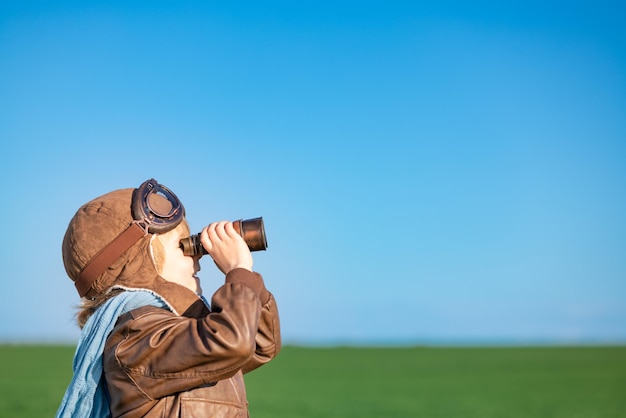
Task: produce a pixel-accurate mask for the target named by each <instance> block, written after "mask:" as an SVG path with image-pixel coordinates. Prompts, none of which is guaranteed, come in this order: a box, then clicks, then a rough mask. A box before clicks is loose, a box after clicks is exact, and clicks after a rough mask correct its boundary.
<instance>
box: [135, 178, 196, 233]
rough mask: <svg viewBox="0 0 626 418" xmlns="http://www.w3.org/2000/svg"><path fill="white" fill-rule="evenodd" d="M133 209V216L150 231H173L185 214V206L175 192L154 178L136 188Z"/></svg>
mask: <svg viewBox="0 0 626 418" xmlns="http://www.w3.org/2000/svg"><path fill="white" fill-rule="evenodd" d="M132 211H133V218H134V219H135V220H136V221H138V222H139V223H143V225H144V227H146V228H147V231H148V232H150V233H164V232H167V231H171V230H172V229H174V228H176V226H178V224H180V223H181V222H182V220H183V217H184V216H185V208H184V207H183V204H182V203H181V202H180V200H179V199H178V197H177V196H176V195H175V194H174V192H172V191H171V190H170V189H168V188H167V187H165V186H163V185H162V184H159V183H158V182H157V181H156V180H154V179H150V180H147V181H145V182H144V183H143V184H142V185H141V186H139V187H138V188H137V189H135V191H134V192H133V202H132Z"/></svg>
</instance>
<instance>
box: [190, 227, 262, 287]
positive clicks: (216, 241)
mask: <svg viewBox="0 0 626 418" xmlns="http://www.w3.org/2000/svg"><path fill="white" fill-rule="evenodd" d="M200 242H202V245H203V246H204V248H205V249H206V250H207V252H208V253H209V255H210V256H211V257H212V258H213V261H214V262H215V264H216V265H217V267H218V268H219V269H220V270H221V271H222V273H224V274H228V273H229V272H230V271H231V270H234V269H236V268H244V269H247V270H250V271H252V254H251V253H250V249H249V248H248V244H246V242H245V241H244V240H243V238H242V237H241V235H239V234H238V233H237V231H235V228H233V223H232V222H229V221H221V222H215V223H212V224H211V225H209V226H207V227H206V228H204V229H203V230H202V232H201V233H200Z"/></svg>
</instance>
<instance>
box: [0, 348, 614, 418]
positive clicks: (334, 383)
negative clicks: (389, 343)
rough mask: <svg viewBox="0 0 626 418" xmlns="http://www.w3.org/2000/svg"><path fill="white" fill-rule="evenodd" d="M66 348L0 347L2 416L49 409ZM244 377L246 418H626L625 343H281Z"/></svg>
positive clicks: (63, 378) (67, 358) (47, 413)
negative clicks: (248, 414) (319, 345)
mask: <svg viewBox="0 0 626 418" xmlns="http://www.w3.org/2000/svg"><path fill="white" fill-rule="evenodd" d="M73 351H74V349H73V348H72V347H60V346H10V345H5V346H0V417H37V418H40V417H52V416H53V415H54V413H55V411H56V408H57V406H58V403H59V401H60V400H61V397H62V396H63V393H64V391H65V387H66V385H67V383H68V382H69V380H70V378H71V370H70V369H71V362H72V355H73ZM246 381H247V385H248V398H249V400H250V410H251V415H252V417H253V418H270V417H271V418H281V417H285V418H287V417H289V418H314V417H319V418H322V417H324V418H328V417H341V418H349V417H355V418H356V417H359V418H365V417H376V418H384V417H428V418H436V417H442V418H443V417H445V418H453V417H462V418H474V417H476V418H478V417H480V418H490V417H503V418H515V417H520V418H522V417H523V418H530V417H538V418H539V417H541V418H551V417H563V418H578V417H580V418H582V417H585V418H592V417H607V418H608V417H625V418H626V347H520V348H513V347H511V348H502V347H501V348H460V347H458V348H420V347H415V348H332V349H331V348H298V347H290V346H289V347H285V348H284V349H283V352H282V353H281V354H280V356H279V357H278V358H277V359H276V360H275V361H274V362H272V363H270V364H269V365H267V366H264V367H263V368H261V369H259V370H257V371H255V372H252V373H250V374H249V375H248V376H247V378H246Z"/></svg>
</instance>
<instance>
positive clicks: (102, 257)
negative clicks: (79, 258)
mask: <svg viewBox="0 0 626 418" xmlns="http://www.w3.org/2000/svg"><path fill="white" fill-rule="evenodd" d="M147 234H148V232H147V230H146V229H144V228H142V227H141V226H140V225H139V223H138V222H136V221H135V222H133V223H132V224H130V226H129V227H128V228H126V230H125V231H124V232H122V233H121V234H120V235H118V236H117V238H115V239H114V240H113V241H111V242H110V243H109V244H108V245H107V246H106V247H104V248H103V249H102V250H100V252H99V253H98V254H96V255H95V256H93V258H92V259H91V260H89V262H88V263H87V265H86V266H85V268H83V271H82V272H81V273H80V276H79V277H78V280H76V282H74V285H75V286H76V289H77V290H78V294H79V295H80V296H81V297H84V296H85V295H86V294H87V292H89V289H91V286H92V285H93V283H94V282H95V281H96V279H97V278H98V277H100V275H101V274H102V273H104V271H105V270H106V269H107V268H108V267H109V266H110V265H111V264H113V262H115V260H117V259H118V258H119V257H120V256H121V255H122V254H124V252H126V250H128V249H129V248H130V247H132V246H133V244H135V243H136V242H137V241H139V239H141V237H143V236H144V235H147Z"/></svg>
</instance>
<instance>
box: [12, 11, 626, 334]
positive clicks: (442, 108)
mask: <svg viewBox="0 0 626 418" xmlns="http://www.w3.org/2000/svg"><path fill="white" fill-rule="evenodd" d="M293 3H296V4H293ZM624 9H625V7H624V5H623V4H622V3H620V2H607V1H596V2H584V1H580V2H570V3H569V4H568V5H565V4H563V3H562V2H554V1H547V2H546V1H542V2H533V1H531V2H524V4H518V2H515V3H512V4H506V3H502V2H489V1H482V2H472V3H471V4H469V3H466V2H456V1H445V2H398V1H385V2H373V1H370V2H351V1H332V2H330V1H329V2H326V1H316V2H277V1H270V2H263V3H257V2H245V1H244V2H237V3H228V4H224V3H223V2H222V3H218V2H199V1H198V2H186V1H182V2H165V1H161V2H159V1H151V2H116V1H113V2H69V1H57V2H28V1H25V2H17V1H15V2H11V1H8V2H3V3H2V5H1V6H0V138H1V139H2V141H1V144H0V152H1V154H0V163H1V164H0V170H1V173H0V174H1V176H0V181H1V185H2V189H3V190H4V209H3V211H2V215H3V216H2V225H3V230H4V232H5V238H4V242H5V244H4V251H2V252H1V256H0V257H1V258H0V274H1V276H2V280H3V283H4V285H3V292H2V296H0V298H1V299H0V302H1V303H0V315H1V316H2V318H4V319H3V320H2V321H0V341H74V340H75V339H76V338H77V335H78V330H77V328H76V326H75V325H73V314H74V312H75V309H74V307H75V305H76V304H77V303H78V298H77V295H76V294H75V290H74V288H73V286H72V283H71V282H70V280H69V279H68V278H67V276H66V275H65V272H64V270H63V266H62V260H61V253H60V246H61V240H62V237H63V234H64V232H65V228H66V226H67V223H68V221H69V219H70V218H71V217H72V215H73V214H74V212H75V211H76V209H77V208H78V207H79V206H80V205H82V204H83V203H85V202H87V201H88V200H90V199H92V198H94V197H96V196H98V195H100V194H103V193H106V192H108V191H111V190H114V189H118V188H125V187H136V186H137V185H139V184H140V183H141V182H143V181H144V180H146V179H148V178H156V179H157V180H159V181H160V182H161V183H163V184H165V185H168V186H169V187H170V188H171V189H173V190H174V191H175V192H176V193H177V194H178V196H179V197H180V198H181V199H182V200H183V202H184V204H185V206H186V208H187V213H188V219H189V222H190V224H191V226H192V228H194V229H197V230H200V228H201V227H202V226H204V225H205V224H208V223H209V222H212V221H215V220H220V219H238V218H242V217H243V218H250V217H256V216H263V218H264V220H265V225H266V231H267V235H268V242H269V248H268V251H266V252H263V253H255V267H256V269H257V270H258V271H259V272H261V273H262V274H263V275H264V277H265V279H266V282H267V286H268V287H269V288H270V289H271V290H272V291H273V292H274V294H275V295H276V297H277V299H278V301H279V304H280V308H281V321H282V325H283V335H284V338H285V341H286V342H287V343H298V344H337V343H342V344H344V343H345V344H372V343H376V344H398V343H402V344H406V343H495V342H497V343H501V342H507V343H535V342H558V343H581V342H601V343H606V342H622V343H623V342H624V341H626V303H625V302H626V257H624V254H625V253H626V217H625V216H624V213H626V197H625V190H626V117H625V115H626V28H625V26H624V25H623V22H622V16H624V15H625V10H624ZM200 275H201V278H202V280H203V283H204V288H205V291H207V292H211V291H212V290H214V289H215V287H217V286H218V285H219V282H220V280H221V278H220V274H219V273H218V271H217V269H215V267H214V266H213V265H212V263H211V261H210V260H209V259H206V260H204V261H203V270H202V272H201V273H200Z"/></svg>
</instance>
